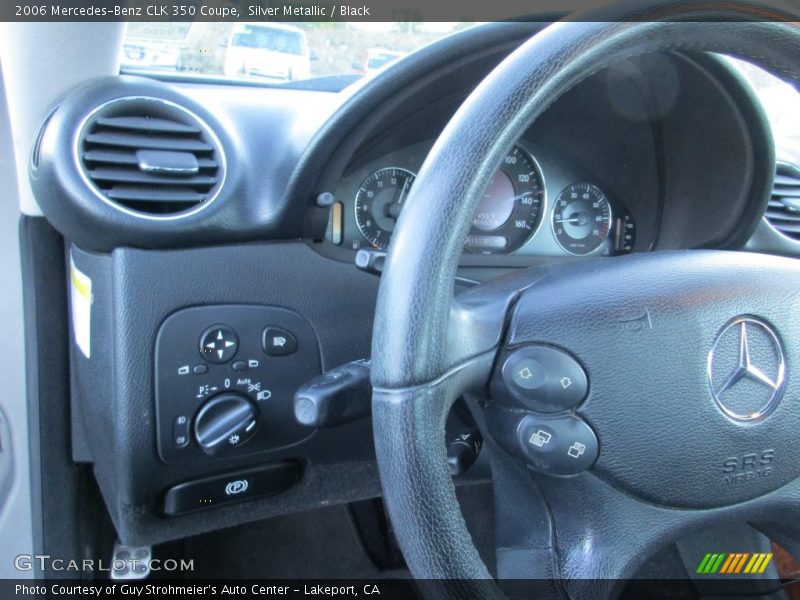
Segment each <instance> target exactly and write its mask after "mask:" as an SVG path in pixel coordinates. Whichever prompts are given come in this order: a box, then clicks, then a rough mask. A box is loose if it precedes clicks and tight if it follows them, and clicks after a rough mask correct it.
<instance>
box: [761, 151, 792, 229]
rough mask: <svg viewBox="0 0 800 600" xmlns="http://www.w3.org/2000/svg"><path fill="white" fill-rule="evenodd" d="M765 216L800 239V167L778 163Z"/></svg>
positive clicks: (776, 227)
mask: <svg viewBox="0 0 800 600" xmlns="http://www.w3.org/2000/svg"><path fill="white" fill-rule="evenodd" d="M764 216H765V217H766V218H767V221H769V223H770V225H772V226H773V227H774V228H775V229H777V230H778V231H780V232H781V233H782V234H784V235H785V236H787V237H790V238H792V239H794V240H800V167H795V166H794V165H790V164H787V163H778V165H777V167H776V169H775V181H774V183H773V187H772V196H771V197H770V199H769V205H768V206H767V212H766V214H765V215H764Z"/></svg>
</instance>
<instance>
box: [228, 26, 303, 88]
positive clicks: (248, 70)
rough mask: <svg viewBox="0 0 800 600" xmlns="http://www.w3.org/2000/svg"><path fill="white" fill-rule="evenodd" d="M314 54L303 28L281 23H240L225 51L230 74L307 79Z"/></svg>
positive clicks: (232, 33) (280, 78) (235, 28)
mask: <svg viewBox="0 0 800 600" xmlns="http://www.w3.org/2000/svg"><path fill="white" fill-rule="evenodd" d="M310 70H311V55H310V53H309V51H308V42H307V40H306V34H305V32H304V31H303V30H302V29H299V28H297V27H293V26H291V25H282V24H278V23H269V24H264V23H241V24H237V25H235V26H234V28H233V31H232V32H231V37H230V42H229V43H228V49H227V53H226V55H225V75H227V76H228V77H242V76H244V77H265V78H269V79H275V80H285V81H293V80H296V79H306V78H308V77H309V73H310Z"/></svg>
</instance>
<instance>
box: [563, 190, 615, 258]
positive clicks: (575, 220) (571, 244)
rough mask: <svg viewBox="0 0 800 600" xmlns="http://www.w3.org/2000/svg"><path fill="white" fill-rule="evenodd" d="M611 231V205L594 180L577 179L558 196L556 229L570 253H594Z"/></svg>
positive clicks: (564, 246) (565, 248)
mask: <svg viewBox="0 0 800 600" xmlns="http://www.w3.org/2000/svg"><path fill="white" fill-rule="evenodd" d="M610 231H611V205H610V204H609V202H608V199H607V198H606V195H605V194H604V193H603V191H602V190H601V189H600V188H599V187H597V186H596V185H592V184H591V183H573V184H572V185H570V186H567V187H566V188H565V189H564V190H563V191H562V192H561V193H560V194H559V195H558V198H556V203H555V207H554V209H553V233H554V234H555V236H556V240H557V241H558V243H559V245H560V246H561V247H562V248H563V249H564V250H566V251H567V252H569V253H570V254H578V255H584V254H590V253H591V252H594V251H595V250H597V249H598V248H599V247H600V246H602V245H603V242H605V241H606V238H608V234H609V232H610Z"/></svg>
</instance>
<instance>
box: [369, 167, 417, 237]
mask: <svg viewBox="0 0 800 600" xmlns="http://www.w3.org/2000/svg"><path fill="white" fill-rule="evenodd" d="M415 177H416V175H414V173H412V172H411V171H407V170H406V169H401V168H399V167H389V168H386V169H380V170H378V171H375V172H374V173H373V174H372V175H370V176H369V177H367V178H366V179H365V180H364V182H363V183H362V184H361V187H359V188H358V192H357V193H356V202H355V209H356V224H357V225H358V229H359V231H361V235H363V236H364V239H365V240H367V241H368V242H369V243H370V244H372V245H373V246H375V247H376V248H386V247H387V246H388V245H389V239H390V238H391V236H392V230H393V229H394V226H395V224H396V223H397V217H398V216H400V209H401V208H402V206H403V201H404V200H405V199H406V196H408V191H409V189H410V188H411V184H412V183H414V178H415Z"/></svg>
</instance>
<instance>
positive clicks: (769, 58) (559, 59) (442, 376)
mask: <svg viewBox="0 0 800 600" xmlns="http://www.w3.org/2000/svg"><path fill="white" fill-rule="evenodd" d="M709 20H711V21H715V22H714V23H708V22H699V21H709ZM789 20H798V19H797V17H796V16H794V15H791V14H790V13H788V12H784V11H781V10H778V9H775V8H773V7H768V6H765V5H763V4H756V3H742V4H732V3H722V2H719V3H717V2H711V3H704V4H703V5H702V7H701V8H698V7H696V6H695V5H692V4H691V3H685V2H678V1H667V2H657V3H652V4H649V5H648V6H646V7H643V6H642V3H641V2H637V3H635V4H627V5H625V4H623V5H618V6H617V7H615V8H614V9H613V10H610V11H609V10H606V11H605V12H603V13H598V14H595V15H591V14H590V15H585V16H583V17H581V18H580V20H577V21H572V22H564V23H557V24H554V25H552V26H551V27H549V28H547V29H545V30H544V31H543V32H541V33H539V34H537V35H535V36H534V37H533V38H532V39H531V40H529V41H528V42H527V43H525V44H524V45H523V46H521V47H520V48H519V49H518V50H517V51H515V52H514V53H513V54H511V55H510V56H509V57H508V58H507V59H506V60H504V61H503V62H502V63H501V64H500V65H499V66H498V67H497V68H496V69H495V70H494V71H493V72H492V73H491V74H490V75H489V76H488V77H487V78H486V79H485V80H484V81H483V82H482V83H481V84H480V85H479V86H478V87H477V88H476V89H475V91H474V92H473V93H472V94H471V95H470V97H469V98H468V99H467V101H466V102H465V103H464V104H463V105H462V106H461V108H460V109H459V110H458V112H457V113H456V115H455V116H454V117H453V119H452V120H451V121H450V123H449V124H448V125H447V127H446V128H445V130H444V131H443V133H442V134H441V136H440V137H439V139H438V141H437V142H436V144H435V146H434V147H433V149H432V150H431V152H430V154H429V155H428V157H427V159H426V161H425V164H424V165H423V167H422V169H421V170H420V172H419V174H418V176H417V179H416V181H415V185H414V187H413V189H412V191H411V193H410V194H409V197H408V199H407V201H406V204H405V207H404V210H403V213H402V215H401V217H400V218H399V220H398V223H397V226H396V228H395V230H394V233H393V239H392V242H391V245H390V248H389V253H388V256H387V260H386V265H385V269H384V272H383V276H382V280H381V285H380V291H379V296H378V304H377V309H376V318H375V328H374V334H373V349H372V364H373V375H372V377H373V385H374V389H375V391H374V396H373V422H374V435H375V444H376V452H377V459H378V466H379V470H380V475H381V481H382V486H383V492H384V498H385V501H386V503H387V506H388V510H389V514H390V517H391V519H392V522H393V525H394V528H395V531H396V534H397V537H398V541H399V543H400V546H401V548H402V550H403V554H404V556H405V558H406V561H407V564H408V566H409V569H410V571H411V573H412V575H413V576H414V577H416V578H418V579H447V580H453V581H460V582H462V584H460V587H457V588H456V589H457V591H456V592H448V594H451V595H458V596H460V597H467V596H470V597H487V596H492V595H495V594H498V593H499V590H498V589H497V588H495V587H494V586H493V584H491V585H489V584H486V585H484V584H481V583H476V584H467V583H466V581H467V580H476V579H477V580H489V579H490V574H489V571H488V569H487V568H486V566H485V564H484V563H483V562H482V560H481V559H480V557H479V556H478V552H477V550H476V548H475V546H474V545H473V543H472V540H471V538H470V535H469V533H468V531H467V529H466V526H465V523H464V520H463V518H462V516H461V514H460V511H459V507H458V503H457V500H456V497H455V490H454V487H453V483H452V480H451V477H450V475H449V472H448V470H447V467H446V457H445V447H444V439H443V435H444V419H445V418H446V415H447V409H448V408H449V406H450V404H451V403H452V401H453V400H454V397H453V396H454V395H455V393H456V392H454V390H455V389H458V390H463V389H466V388H467V387H469V385H473V384H477V385H481V384H482V383H484V382H481V381H475V379H476V377H478V376H477V375H475V373H484V374H485V373H486V372H488V371H489V370H490V369H491V364H492V361H493V359H494V355H495V351H496V349H497V347H498V345H499V344H500V341H501V340H500V339H499V338H498V337H497V336H492V335H487V336H486V337H485V338H484V339H482V340H480V341H474V340H465V339H463V337H460V336H459V334H458V333H457V332H455V331H454V327H453V318H454V317H453V310H452V306H453V292H454V283H453V282H454V278H455V275H456V270H457V266H458V260H459V257H460V255H461V251H462V247H463V244H464V240H465V238H466V235H467V233H468V230H469V227H470V221H471V217H472V214H473V212H474V210H475V207H476V206H477V203H478V201H479V200H480V198H481V196H482V195H483V193H484V190H485V188H486V186H487V184H488V182H489V180H490V178H491V176H492V174H493V173H494V171H495V169H496V168H497V167H498V166H499V164H500V161H501V160H502V157H503V155H504V153H505V152H506V151H507V149H508V148H509V147H511V146H512V144H513V143H514V142H515V141H516V139H517V137H518V136H519V135H520V134H521V132H523V131H524V130H525V129H526V128H527V127H528V126H530V125H531V124H532V123H533V121H534V120H535V119H536V118H537V117H538V116H539V115H540V114H542V112H544V110H546V109H547V107H549V106H550V105H551V104H552V103H553V102H554V101H555V100H556V99H557V98H559V97H560V96H561V95H562V94H564V93H565V92H566V91H567V90H569V89H570V88H572V87H573V86H574V85H576V84H577V83H578V82H580V81H582V80H583V79H585V78H586V77H588V76H589V75H591V74H592V73H594V72H596V71H598V70H599V69H601V68H603V67H605V66H607V65H609V64H611V63H613V62H615V61H619V60H623V59H625V58H627V57H632V56H637V55H641V54H645V53H649V52H656V51H665V50H670V49H674V50H687V51H689V50H691V51H709V52H719V53H725V54H731V55H735V56H738V57H740V58H743V59H745V60H748V61H751V62H753V63H755V64H757V65H759V66H762V67H764V68H765V69H767V70H769V71H771V72H773V73H775V74H777V75H779V76H781V77H784V78H786V79H791V80H794V81H800V60H797V59H798V58H800V32H798V31H797V28H796V26H795V25H792V24H789V23H786V22H785V21H789ZM674 21H683V22H680V23H676V22H674ZM767 41H768V42H767ZM512 301H513V300H512V299H511V298H510V297H509V299H508V302H509V303H510V302H512ZM476 365H478V368H475V367H476Z"/></svg>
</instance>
